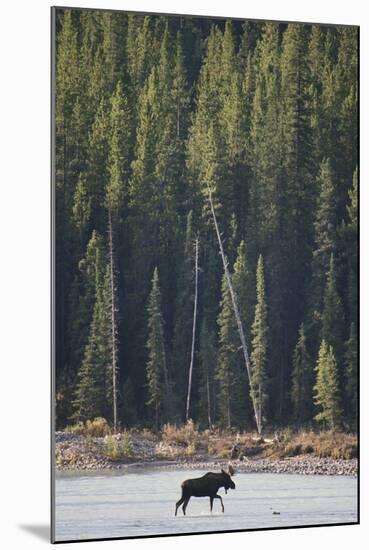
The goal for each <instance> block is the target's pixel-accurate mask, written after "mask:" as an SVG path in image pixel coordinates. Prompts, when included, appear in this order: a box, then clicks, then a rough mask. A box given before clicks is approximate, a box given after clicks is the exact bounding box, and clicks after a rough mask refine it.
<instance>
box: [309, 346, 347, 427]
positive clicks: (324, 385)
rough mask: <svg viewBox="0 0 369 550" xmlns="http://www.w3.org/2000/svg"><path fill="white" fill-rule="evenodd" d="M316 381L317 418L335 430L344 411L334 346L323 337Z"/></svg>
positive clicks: (315, 401) (339, 424)
mask: <svg viewBox="0 0 369 550" xmlns="http://www.w3.org/2000/svg"><path fill="white" fill-rule="evenodd" d="M315 370H316V373H317V374H316V383H315V386H314V403H315V406H316V407H317V409H318V413H317V414H316V416H315V419H316V420H317V421H318V422H323V425H324V426H326V427H327V428H329V429H331V430H334V429H338V428H340V427H341V422H342V411H341V408H340V397H339V387H338V373H337V365H336V359H335V357H334V353H333V348H332V346H328V345H327V343H326V341H325V340H324V339H323V340H322V343H321V346H320V350H319V357H318V361H317V365H316V368H315Z"/></svg>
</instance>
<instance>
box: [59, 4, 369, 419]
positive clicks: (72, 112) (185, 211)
mask: <svg viewBox="0 0 369 550" xmlns="http://www.w3.org/2000/svg"><path fill="white" fill-rule="evenodd" d="M56 13H57V18H56V19H57V20H56V110H55V111H56V112H55V123H56V124H55V127H56V136H55V138H56V139H55V154H56V163H55V183H56V185H55V187H56V189H55V203H56V212H55V220H56V227H57V231H56V265H55V267H56V289H55V290H56V304H57V319H56V327H55V328H56V347H57V354H56V363H57V365H56V387H57V392H56V398H57V422H58V425H60V426H65V425H66V424H68V422H70V421H73V422H75V421H82V420H83V421H88V420H92V419H93V418H94V417H95V416H97V415H98V416H104V417H105V418H107V420H108V421H109V422H110V421H111V420H112V416H113V415H112V409H113V406H112V405H113V402H114V396H113V380H114V379H115V382H116V386H117V387H116V396H115V397H116V399H117V400H118V403H117V404H118V408H117V413H118V419H117V420H118V423H120V424H121V425H122V426H134V425H137V424H141V425H142V424H144V423H147V422H148V419H149V418H151V419H153V417H154V416H155V410H157V419H156V420H157V423H158V425H159V424H161V423H163V422H171V423H176V422H179V421H181V420H182V418H183V414H184V410H185V407H184V399H185V389H186V385H187V384H186V382H187V381H186V378H187V372H188V365H189V354H190V350H191V326H192V312H193V303H192V300H193V282H194V281H193V247H192V243H193V240H194V236H195V235H196V236H197V235H199V239H200V257H199V265H200V273H199V309H198V327H199V330H198V333H197V334H196V340H195V361H194V378H193V393H192V405H193V413H194V420H195V421H198V422H201V424H202V425H206V426H207V425H208V424H209V423H212V424H214V423H215V424H216V423H222V424H223V425H228V424H231V425H232V426H237V427H239V428H242V429H243V428H244V427H245V425H247V424H248V423H249V422H250V423H251V422H252V414H253V413H252V410H251V404H250V399H249V398H248V389H247V379H246V371H245V368H244V364H243V358H242V354H241V352H240V349H239V348H240V341H239V335H238V332H237V327H236V324H235V320H234V313H233V311H232V304H231V302H230V296H229V293H228V290H227V288H226V285H225V282H224V280H223V286H222V277H223V268H222V262H221V259H220V256H219V253H218V252H219V251H218V244H217V241H216V236H215V233H214V227H213V221H212V218H211V216H210V208H209V200H208V185H209V186H210V187H211V188H212V190H213V192H214V193H213V198H214V203H215V208H216V213H217V218H218V223H219V226H220V230H221V232H222V238H223V243H224V247H225V252H226V255H227V257H228V261H229V263H230V265H231V266H232V267H233V274H232V280H233V284H234V287H235V290H236V292H237V298H238V303H239V308H240V311H241V317H242V322H243V326H244V332H245V335H246V341H247V344H248V347H249V349H250V352H251V354H252V364H253V377H254V378H255V384H256V386H257V388H258V403H259V405H260V406H261V407H262V409H263V414H264V415H267V417H268V420H270V422H271V423H273V424H275V425H278V424H282V423H283V424H286V422H289V421H292V420H293V421H294V422H298V423H299V422H303V421H304V422H305V421H310V420H312V417H313V414H314V411H313V402H312V391H311V389H312V388H311V385H312V380H311V379H310V381H309V380H308V378H309V377H307V378H306V379H305V374H307V370H306V369H307V366H306V365H308V363H309V364H310V370H311V365H312V364H313V363H314V362H315V360H316V357H317V354H318V347H319V344H320V342H321V340H322V338H323V337H324V338H325V340H326V342H327V345H328V346H330V345H332V347H333V350H334V355H335V360H336V363H337V364H336V369H337V371H338V380H339V388H340V390H341V398H342V409H343V411H344V418H345V420H347V421H348V422H352V423H354V422H355V416H356V412H355V411H356V407H357V404H356V401H355V390H354V388H355V379H356V376H357V375H356V370H355V369H356V367H355V365H356V360H355V353H357V342H356V340H357V339H356V338H355V337H354V334H356V331H357V294H358V292H357V288H358V287H357V284H358V283H357V231H358V213H357V195H358V171H357V170H358V169H357V166H356V164H357V132H358V128H357V96H358V87H357V72H358V51H357V29H355V28H354V27H341V28H333V27H326V26H321V25H315V24H314V25H303V24H295V23H291V24H288V25H284V24H283V25H282V24H278V23H262V22H255V21H246V22H244V23H243V24H242V25H241V24H238V23H237V24H235V23H233V22H232V21H225V22H220V21H217V20H211V19H210V20H209V19H208V20H206V21H205V20H202V19H201V18H182V17H171V18H168V17H167V16H159V15H151V16H146V15H139V14H138V15H132V14H125V13H120V14H113V13H110V12H99V11H97V10H90V11H88V10H87V11H83V10H75V9H68V8H57V9H56ZM245 243H247V247H246V244H245ZM237 246H238V248H237ZM332 253H333V254H334V263H333V264H332V265H331V254H332ZM260 254H262V258H263V269H264V270H265V277H266V281H267V288H268V296H267V307H266V299H265V282H264V280H263V279H264V276H263V274H261V270H260V266H258V258H259V255H260ZM332 262H333V261H332ZM154 266H157V271H158V272H159V273H160V293H159V292H157V293H156V298H155V300H156V301H155V300H154V302H155V303H156V306H155V307H156V310H155V308H154V310H155V311H156V313H154V310H150V311H149V310H148V308H147V300H148V296H149V295H150V292H151V293H154V289H153V282H152V275H153V269H154ZM255 280H256V283H257V285H255ZM255 286H256V287H257V289H255ZM156 290H157V291H159V285H158V281H157V289H156ZM255 290H257V292H255ZM154 294H155V293H154ZM255 304H256V309H255ZM153 307H154V306H153ZM254 313H255V315H254ZM154 318H155V319H156V322H155V323H154ZM344 319H345V320H346V323H345V322H344ZM164 321H165V322H164ZM218 323H219V324H218ZM302 323H303V327H304V330H303V332H304V336H303V335H302V332H300V333H299V328H300V329H301V331H302V328H301V327H302ZM352 325H353V326H352ZM118 328H119V330H118ZM164 328H165V331H164ZM297 334H299V336H298V338H297ZM297 339H298V341H297V343H296V340H297ZM345 342H346V347H345ZM113 350H114V351H113ZM164 350H165V351H164ZM113 358H114V360H113ZM255 367H256V368H255ZM308 370H309V369H308ZM310 378H311V374H310ZM120 380H121V381H122V382H121V383H120V382H119V381H120ZM208 383H209V384H208ZM346 383H347V384H346ZM146 384H148V385H146ZM208 389H209V391H208ZM266 394H268V402H267V403H266ZM209 395H210V400H209ZM309 399H310V405H309V403H308V401H309ZM148 402H149V403H150V404H147V403H148ZM298 403H300V404H299V405H298ZM266 405H267V406H266ZM209 409H210V414H209ZM153 412H154V415H152V413H153ZM266 413H267V414H266ZM154 423H155V421H154Z"/></svg>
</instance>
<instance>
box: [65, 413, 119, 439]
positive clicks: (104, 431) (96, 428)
mask: <svg viewBox="0 0 369 550" xmlns="http://www.w3.org/2000/svg"><path fill="white" fill-rule="evenodd" d="M65 431H66V432H70V433H73V434H77V435H83V436H85V437H87V436H90V437H105V436H106V435H109V434H111V429H110V427H109V424H108V421H107V420H105V418H100V417H99V418H95V419H94V420H87V422H85V423H83V422H78V423H77V424H74V425H73V426H67V427H66V429H65Z"/></svg>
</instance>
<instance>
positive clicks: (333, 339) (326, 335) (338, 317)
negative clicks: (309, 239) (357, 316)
mask: <svg viewBox="0 0 369 550" xmlns="http://www.w3.org/2000/svg"><path fill="white" fill-rule="evenodd" d="M343 325H344V312H343V308H342V302H341V298H340V296H339V294H338V292H337V284H336V273H335V264H334V257H333V254H331V258H330V262H329V271H328V272H327V278H326V287H325V292H324V306H323V313H322V338H323V339H324V340H325V341H326V342H327V345H330V346H332V347H333V349H334V351H335V356H336V358H337V363H338V368H339V372H340V373H342V359H343Z"/></svg>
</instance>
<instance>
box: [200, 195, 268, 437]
mask: <svg viewBox="0 0 369 550" xmlns="http://www.w3.org/2000/svg"><path fill="white" fill-rule="evenodd" d="M208 190H209V201H210V208H211V213H212V216H213V221H214V227H215V231H216V234H217V237H218V243H219V249H220V254H221V256H222V261H223V266H224V273H225V276H226V279H227V284H228V289H229V292H230V295H231V300H232V306H233V311H234V315H235V318H236V322H237V328H238V333H239V335H240V340H241V347H242V351H243V356H244V360H245V367H246V371H247V376H248V379H249V385H250V396H251V401H252V406H253V409H254V414H255V421H256V428H257V431H258V433H259V434H261V430H262V420H261V414H260V410H259V409H258V407H257V406H256V399H255V392H254V387H253V383H252V374H251V365H250V359H249V354H248V351H247V345H246V338H245V333H244V331H243V326H242V321H241V316H240V311H239V308H238V303H237V295H236V293H235V290H234V288H233V285H232V279H231V275H230V273H229V269H228V260H227V258H226V255H225V253H224V248H223V243H222V238H221V235H220V232H219V227H218V223H217V218H216V215H215V210H214V204H213V199H212V193H211V189H210V187H209V185H208Z"/></svg>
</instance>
